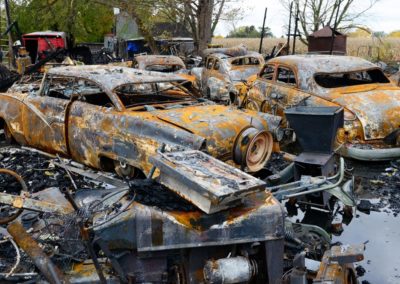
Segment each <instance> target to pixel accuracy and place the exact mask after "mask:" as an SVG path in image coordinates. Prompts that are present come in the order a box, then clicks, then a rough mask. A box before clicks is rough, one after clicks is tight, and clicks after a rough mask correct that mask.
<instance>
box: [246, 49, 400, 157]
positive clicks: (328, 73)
mask: <svg viewBox="0 0 400 284" xmlns="http://www.w3.org/2000/svg"><path fill="white" fill-rule="evenodd" d="M249 84H251V87H250V88H249V91H248V92H247V94H246V95H244V96H242V97H241V99H240V104H241V105H242V106H245V107H246V108H248V109H252V110H259V111H263V112H267V113H272V114H275V115H279V116H284V110H285V109H286V108H289V107H293V106H312V107H314V106H342V107H343V108H344V110H345V112H344V118H345V123H344V127H343V128H341V129H339V131H338V133H337V138H336V140H337V143H336V144H337V146H338V147H339V146H340V145H342V146H341V147H340V149H339V153H341V154H342V155H344V156H346V157H351V158H355V159H358V160H388V159H392V158H396V157H400V147H399V146H400V88H399V87H397V86H394V85H393V84H391V83H390V81H389V79H388V78H387V77H386V76H385V75H384V74H383V72H382V70H381V69H380V68H379V67H377V66H376V65H374V64H372V63H370V62H368V61H366V60H364V59H361V58H356V57H349V56H330V55H294V56H283V57H279V58H274V59H271V60H269V61H268V62H267V63H266V65H265V66H264V68H263V70H262V71H261V72H260V73H259V74H258V75H257V78H253V80H252V81H251V82H249ZM310 127H312V125H310ZM316 135H317V134H316ZM316 139H317V136H316Z"/></svg>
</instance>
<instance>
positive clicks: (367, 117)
mask: <svg viewBox="0 0 400 284" xmlns="http://www.w3.org/2000/svg"><path fill="white" fill-rule="evenodd" d="M332 102H334V103H337V104H340V105H342V106H344V107H346V108H347V109H349V110H350V111H352V112H353V113H355V114H356V115H357V117H358V119H359V120H360V122H361V124H362V126H363V129H364V139H365V140H374V139H383V138H385V137H386V136H387V135H389V134H390V133H391V132H393V131H394V130H396V129H398V128H400V89H397V88H396V89H395V88H393V89H392V88H386V89H383V88H379V87H375V88H369V89H367V90H365V91H362V90H360V89H359V91H358V92H351V91H346V90H343V91H340V92H338V93H337V94H336V95H335V98H334V99H333V100H332Z"/></svg>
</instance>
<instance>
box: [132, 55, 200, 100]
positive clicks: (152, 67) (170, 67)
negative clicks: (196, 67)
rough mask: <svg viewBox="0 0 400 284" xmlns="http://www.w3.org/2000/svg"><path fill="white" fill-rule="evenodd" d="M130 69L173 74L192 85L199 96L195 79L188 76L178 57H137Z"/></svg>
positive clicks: (187, 71) (183, 64)
mask: <svg viewBox="0 0 400 284" xmlns="http://www.w3.org/2000/svg"><path fill="white" fill-rule="evenodd" d="M132 67H133V68H136V69H140V70H146V71H156V72H163V73H174V74H177V75H179V76H181V77H182V78H183V79H186V80H188V81H190V82H191V83H192V84H193V87H194V89H193V90H192V91H193V92H194V93H195V95H196V96H197V97H200V96H201V94H200V93H199V91H198V86H197V82H196V77H195V76H193V75H191V74H189V70H188V69H187V68H186V65H185V63H184V62H183V60H182V59H181V58H180V57H179V56H175V55H138V56H135V58H134V59H133V62H132Z"/></svg>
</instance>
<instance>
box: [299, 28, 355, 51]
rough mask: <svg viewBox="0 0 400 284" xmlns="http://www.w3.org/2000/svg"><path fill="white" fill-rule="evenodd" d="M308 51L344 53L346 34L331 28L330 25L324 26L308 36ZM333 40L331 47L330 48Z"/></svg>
mask: <svg viewBox="0 0 400 284" xmlns="http://www.w3.org/2000/svg"><path fill="white" fill-rule="evenodd" d="M307 39H308V52H310V53H323V54H329V53H330V52H331V49H332V52H333V53H334V54H346V44H347V36H346V35H345V34H342V33H341V32H338V31H336V30H333V29H332V28H331V27H330V26H325V27H323V28H322V29H320V30H318V31H316V32H314V33H313V34H311V35H309V36H308V38H307ZM332 41H333V48H332Z"/></svg>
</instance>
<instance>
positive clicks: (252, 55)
mask: <svg viewBox="0 0 400 284" xmlns="http://www.w3.org/2000/svg"><path fill="white" fill-rule="evenodd" d="M204 54H205V59H204V62H205V66H204V67H202V68H193V69H192V74H194V75H195V76H196V77H197V80H198V82H199V86H200V89H201V91H202V94H203V96H205V97H207V98H209V99H211V100H214V101H218V102H224V103H230V102H233V101H234V100H235V98H236V96H237V95H238V94H239V92H240V90H241V89H242V88H243V87H244V82H246V81H247V79H248V77H250V76H252V75H254V74H257V73H258V72H259V71H260V69H261V68H262V66H263V64H264V58H263V57H262V55H261V54H259V53H257V52H249V51H248V50H247V48H245V47H243V46H239V47H234V48H211V49H206V50H205V51H204Z"/></svg>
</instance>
